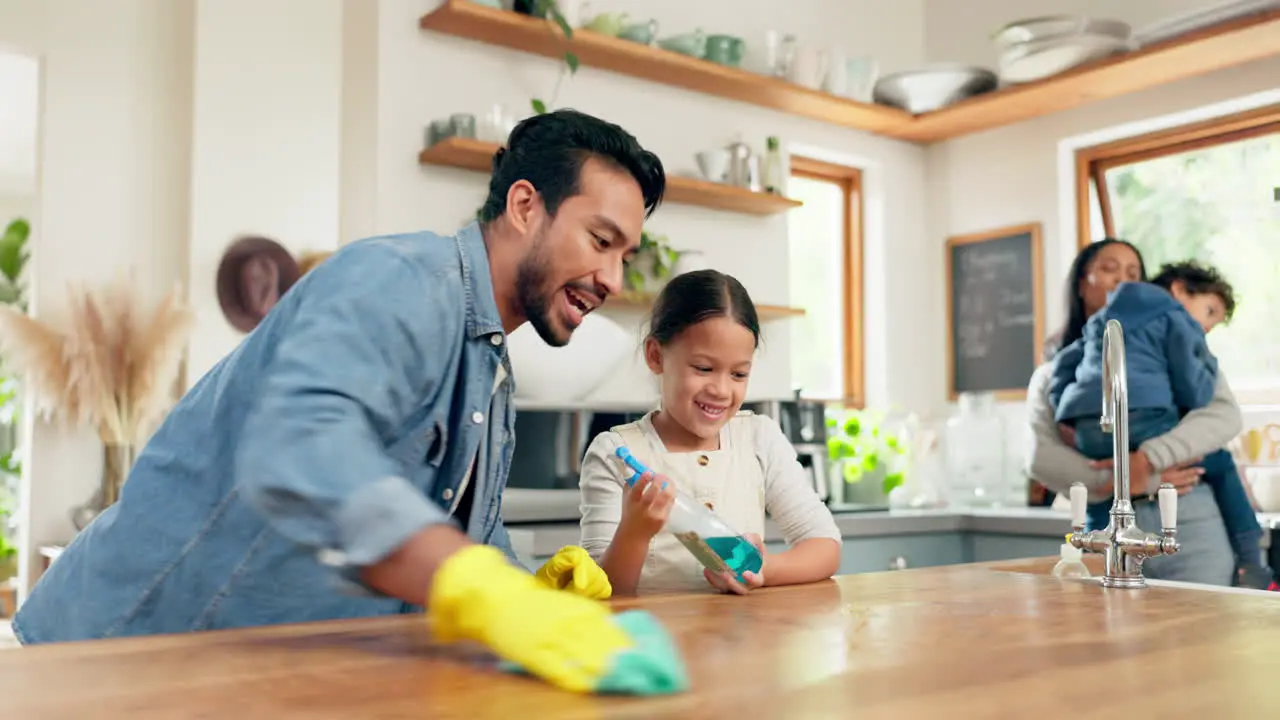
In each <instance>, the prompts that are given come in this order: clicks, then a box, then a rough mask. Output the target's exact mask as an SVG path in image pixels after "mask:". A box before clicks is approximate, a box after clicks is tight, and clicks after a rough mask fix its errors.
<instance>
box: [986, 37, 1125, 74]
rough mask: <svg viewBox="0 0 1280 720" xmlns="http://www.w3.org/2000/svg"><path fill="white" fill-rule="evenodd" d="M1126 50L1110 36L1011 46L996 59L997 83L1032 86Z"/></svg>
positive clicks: (1121, 43) (1054, 40)
mask: <svg viewBox="0 0 1280 720" xmlns="http://www.w3.org/2000/svg"><path fill="white" fill-rule="evenodd" d="M1128 49H1129V43H1128V41H1126V40H1120V39H1117V38H1114V37H1112V36H1110V35H1073V36H1071V37H1064V38H1050V39H1048V40H1037V41H1034V42H1029V43H1025V44H1023V45H1015V46H1013V47H1010V48H1009V49H1008V50H1006V51H1005V52H1004V53H1002V54H1001V56H1000V80H1001V82H1004V83H1010V84H1016V83H1026V82H1035V81H1036V80H1043V79H1044V78H1047V77H1052V76H1054V75H1057V74H1059V73H1063V72H1066V71H1067V70H1070V69H1071V68H1074V67H1078V66H1080V65H1084V64H1085V63H1088V62H1093V61H1094V60H1100V59H1102V58H1104V57H1107V56H1110V55H1114V54H1116V53H1121V52H1124V51H1126V50H1128Z"/></svg>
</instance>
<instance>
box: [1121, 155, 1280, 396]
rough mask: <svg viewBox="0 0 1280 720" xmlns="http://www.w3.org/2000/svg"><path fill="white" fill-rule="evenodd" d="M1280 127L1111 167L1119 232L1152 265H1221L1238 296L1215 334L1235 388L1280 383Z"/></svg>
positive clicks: (1213, 339) (1216, 348)
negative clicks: (1277, 205)
mask: <svg viewBox="0 0 1280 720" xmlns="http://www.w3.org/2000/svg"><path fill="white" fill-rule="evenodd" d="M1277 184H1280V134H1277V133H1272V134H1270V135H1264V136H1260V137H1256V138H1252V139H1248V140H1240V141H1237V142H1232V143H1227V144H1223V145H1216V146H1213V147H1209V148H1205V149H1203V150H1195V151H1192V152H1187V153H1181V154H1178V155H1169V156H1166V157H1162V158H1156V159H1153V160H1147V161H1144V162H1140V163H1134V164H1132V165H1126V166H1122V167H1119V168H1115V169H1113V170H1111V171H1110V172H1108V174H1107V185H1108V186H1109V188H1110V191H1111V200H1112V202H1111V204H1112V207H1113V208H1114V211H1115V215H1116V217H1115V221H1116V230H1117V233H1118V234H1119V236H1120V237H1123V238H1125V239H1127V240H1130V241H1131V242H1133V243H1134V244H1135V245H1137V246H1138V247H1139V248H1140V249H1141V250H1142V254H1143V257H1144V259H1145V260H1146V263H1147V268H1148V272H1150V273H1152V274H1154V273H1155V272H1157V271H1158V269H1159V267H1160V265H1161V264H1163V263H1166V262H1173V261H1178V260H1187V259H1197V260H1201V261H1203V262H1206V263H1211V264H1213V265H1215V266H1216V267H1217V268H1218V269H1219V270H1221V271H1222V273H1223V274H1224V275H1226V277H1227V280H1228V281H1230V282H1231V284H1232V286H1233V287H1234V289H1235V293H1236V299H1237V302H1238V303H1239V305H1238V307H1237V309H1236V315H1235V319H1234V320H1233V321H1232V322H1231V324H1230V325H1226V326H1219V327H1218V328H1216V329H1214V330H1213V332H1211V333H1210V334H1209V346H1210V347H1211V348H1212V349H1213V351H1214V353H1215V354H1216V355H1217V356H1218V359H1219V361H1220V363H1221V366H1222V368H1223V370H1224V372H1225V373H1227V375H1228V378H1229V379H1230V381H1231V385H1232V387H1233V388H1234V389H1236V390H1237V391H1241V390H1244V391H1247V390H1249V389H1255V390H1260V389H1273V388H1280V326H1278V325H1277V324H1276V318H1278V317H1280V217H1277V214H1276V212H1275V211H1274V208H1273V205H1274V201H1273V199H1272V188H1273V187H1275V186H1276V185H1277Z"/></svg>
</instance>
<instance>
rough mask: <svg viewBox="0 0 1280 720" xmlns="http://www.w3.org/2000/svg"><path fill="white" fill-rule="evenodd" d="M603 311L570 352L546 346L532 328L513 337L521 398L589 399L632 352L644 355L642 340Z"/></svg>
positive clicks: (510, 345) (577, 334) (585, 324)
mask: <svg viewBox="0 0 1280 720" xmlns="http://www.w3.org/2000/svg"><path fill="white" fill-rule="evenodd" d="M598 312H599V311H597V312H593V313H591V314H590V315H587V317H586V318H584V319H583V321H582V324H581V325H579V326H578V329H577V330H575V331H574V333H573V337H572V338H571V339H570V340H569V344H568V345H565V346H564V347H558V348H557V347H551V346H550V345H548V344H546V343H545V342H543V341H542V338H540V337H538V331H536V330H534V329H533V326H532V325H530V324H529V323H525V324H524V325H521V326H520V328H519V329H517V330H516V331H515V332H513V333H511V335H509V336H508V337H507V352H508V354H509V355H510V357H511V371H512V373H514V375H515V380H516V398H517V399H520V400H537V401H540V402H568V401H578V400H584V399H586V397H587V396H589V395H590V394H591V393H592V392H594V391H595V390H596V388H598V387H600V385H601V384H603V383H604V381H605V380H607V379H608V378H609V375H610V373H613V372H616V371H617V370H618V368H619V367H620V366H621V364H622V361H623V360H624V359H625V358H626V356H627V353H633V352H638V348H639V340H638V338H637V337H636V335H635V334H634V333H631V332H627V330H626V329H624V328H623V327H622V326H621V325H619V324H618V323H616V322H614V321H613V320H610V319H609V318H607V317H604V316H602V315H599V314H597V313H598Z"/></svg>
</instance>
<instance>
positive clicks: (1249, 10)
mask: <svg viewBox="0 0 1280 720" xmlns="http://www.w3.org/2000/svg"><path fill="white" fill-rule="evenodd" d="M1277 8H1280V0H1228V2H1221V3H1218V4H1216V5H1212V6H1210V7H1206V8H1201V9H1199V10H1193V11H1191V12H1188V13H1184V14H1182V15H1177V16H1174V17H1171V18H1166V19H1164V20H1161V21H1159V22H1157V23H1154V24H1152V25H1148V26H1146V27H1144V28H1142V29H1141V30H1138V31H1137V32H1135V33H1134V34H1133V39H1134V42H1135V43H1136V44H1137V45H1138V47H1146V46H1148V45H1152V44H1155V43H1158V42H1162V41H1164V40H1168V39H1170V38H1174V37H1177V36H1179V35H1183V34H1186V33H1189V32H1191V31H1193V30H1199V29H1200V28H1204V27H1209V26H1211V25H1217V24H1218V23H1222V22H1226V21H1228V20H1234V19H1236V18H1239V17H1244V16H1245V15H1253V14H1255V13H1263V12H1266V11H1268V10H1275V9H1277Z"/></svg>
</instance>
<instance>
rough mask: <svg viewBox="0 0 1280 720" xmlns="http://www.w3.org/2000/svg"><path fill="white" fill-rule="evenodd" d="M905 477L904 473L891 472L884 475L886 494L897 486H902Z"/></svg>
mask: <svg viewBox="0 0 1280 720" xmlns="http://www.w3.org/2000/svg"><path fill="white" fill-rule="evenodd" d="M903 482H905V481H904V479H903V477H902V473H889V474H888V475H885V476H884V494H885V495H888V494H889V493H891V492H893V489H894V488H896V487H901V486H902V484H903Z"/></svg>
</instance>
